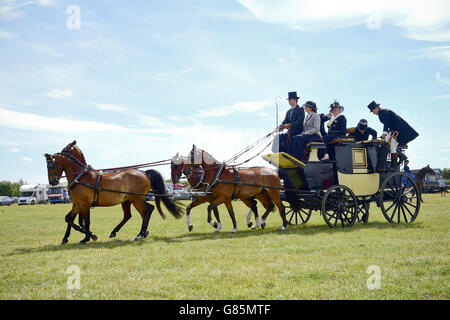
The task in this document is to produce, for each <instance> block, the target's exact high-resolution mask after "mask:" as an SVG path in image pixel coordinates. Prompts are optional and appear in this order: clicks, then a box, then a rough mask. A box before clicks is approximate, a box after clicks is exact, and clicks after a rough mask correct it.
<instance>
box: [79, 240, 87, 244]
mask: <svg viewBox="0 0 450 320" xmlns="http://www.w3.org/2000/svg"><path fill="white" fill-rule="evenodd" d="M78 244H80V245H81V244H86V241H85V240H81V241H80V242H78Z"/></svg>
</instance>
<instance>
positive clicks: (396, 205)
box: [391, 202, 398, 222]
mask: <svg viewBox="0 0 450 320" xmlns="http://www.w3.org/2000/svg"><path fill="white" fill-rule="evenodd" d="M397 207H398V202H396V203H395V208H394V212H393V213H392V215H391V221H392V222H394V220H392V219H393V218H394V215H395V211H396V210H397Z"/></svg>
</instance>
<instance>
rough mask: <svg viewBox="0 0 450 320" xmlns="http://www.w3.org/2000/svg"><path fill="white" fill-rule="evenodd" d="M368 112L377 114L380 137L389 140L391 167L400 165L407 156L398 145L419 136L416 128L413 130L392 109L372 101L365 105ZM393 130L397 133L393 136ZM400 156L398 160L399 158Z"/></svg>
mask: <svg viewBox="0 0 450 320" xmlns="http://www.w3.org/2000/svg"><path fill="white" fill-rule="evenodd" d="M367 108H369V110H370V112H372V113H373V114H375V115H377V116H378V118H379V119H380V121H381V123H383V125H384V127H383V135H382V136H381V138H384V139H386V141H390V149H391V150H390V151H391V164H392V168H395V167H397V166H398V165H400V164H401V163H402V162H403V161H404V160H406V159H407V157H406V156H405V155H404V154H403V153H402V152H401V150H400V149H398V146H399V144H400V145H406V144H407V143H409V142H411V141H412V140H414V139H415V138H417V137H418V136H419V134H418V133H417V131H416V130H414V129H413V128H412V127H411V126H410V125H409V124H408V123H407V122H406V121H405V120H403V119H402V118H401V117H400V116H398V115H397V114H396V113H395V112H394V111H392V110H389V109H385V108H380V104H379V103H376V102H375V101H372V102H371V103H369V105H368V106H367ZM394 132H397V133H398V135H397V136H395V135H394ZM399 157H400V161H398V160H399Z"/></svg>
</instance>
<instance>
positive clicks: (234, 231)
mask: <svg viewBox="0 0 450 320" xmlns="http://www.w3.org/2000/svg"><path fill="white" fill-rule="evenodd" d="M225 206H226V207H227V209H228V213H229V214H230V218H231V221H232V222H233V230H231V233H236V231H237V229H238V226H237V223H236V217H235V216H234V210H233V205H232V204H231V201H230V200H228V201H225Z"/></svg>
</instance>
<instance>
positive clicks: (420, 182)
mask: <svg viewBox="0 0 450 320" xmlns="http://www.w3.org/2000/svg"><path fill="white" fill-rule="evenodd" d="M427 174H436V172H434V170H433V169H431V168H430V165H427V166H426V167H423V168H422V169H420V170H419V171H417V173H414V176H415V177H416V185H417V189H419V196H420V201H421V202H423V199H422V187H423V181H424V180H425V176H426V175H427Z"/></svg>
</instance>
